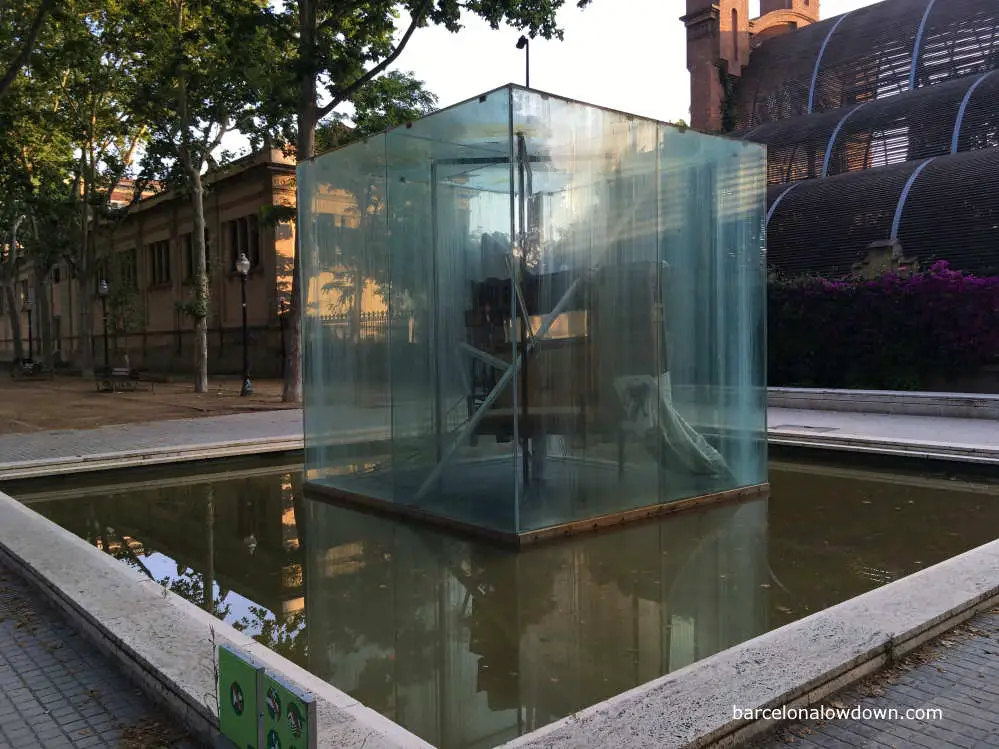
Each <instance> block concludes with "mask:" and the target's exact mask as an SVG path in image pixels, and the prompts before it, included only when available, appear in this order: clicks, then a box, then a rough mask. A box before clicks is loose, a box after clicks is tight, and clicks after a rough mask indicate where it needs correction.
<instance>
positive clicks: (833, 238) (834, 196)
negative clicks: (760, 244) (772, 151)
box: [767, 163, 919, 275]
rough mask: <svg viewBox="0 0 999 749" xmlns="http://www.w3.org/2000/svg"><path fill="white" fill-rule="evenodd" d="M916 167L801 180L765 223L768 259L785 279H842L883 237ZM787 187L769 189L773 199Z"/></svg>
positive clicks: (889, 231) (909, 165)
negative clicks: (806, 276) (814, 275)
mask: <svg viewBox="0 0 999 749" xmlns="http://www.w3.org/2000/svg"><path fill="white" fill-rule="evenodd" d="M918 166H919V164H918V163H909V164H899V165H898V166H892V167H887V168H885V169H871V170H868V171H866V172H854V173H851V174H843V175H839V176H836V177H829V178H828V179H816V180H812V181H810V182H802V183H801V184H799V185H798V186H797V187H796V188H795V189H794V190H793V191H791V192H789V193H788V194H787V195H785V196H784V199H783V200H782V201H781V204H780V205H779V206H778V207H777V210H776V211H775V212H774V214H773V216H772V217H771V220H770V223H769V224H768V225H767V258H768V262H769V263H770V265H771V266H773V267H774V268H777V269H778V270H780V271H782V272H784V273H787V274H789V275H802V274H805V273H831V274H833V275H845V274H847V273H850V272H851V271H852V270H853V266H854V264H855V263H857V262H858V261H859V260H861V259H863V257H864V256H865V255H866V253H867V250H868V248H869V247H870V245H871V244H873V243H875V242H882V241H885V240H886V239H888V237H889V235H890V234H891V225H892V221H893V220H894V218H895V211H896V209H897V208H898V200H899V197H900V196H901V194H902V190H903V189H904V188H905V184H906V182H908V181H909V177H910V176H911V175H912V173H913V172H914V171H915V170H916V168H917V167H918ZM785 189H786V187H785V186H783V185H778V186H774V187H771V188H770V190H769V194H768V200H769V201H774V200H776V199H777V197H778V196H779V195H780V194H781V192H782V191H783V190H785Z"/></svg>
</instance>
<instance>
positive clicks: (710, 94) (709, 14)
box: [680, 0, 814, 130]
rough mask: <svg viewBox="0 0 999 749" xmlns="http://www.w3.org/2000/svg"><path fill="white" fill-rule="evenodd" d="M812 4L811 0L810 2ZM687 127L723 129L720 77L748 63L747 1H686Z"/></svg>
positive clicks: (735, 72) (723, 90)
mask: <svg viewBox="0 0 999 749" xmlns="http://www.w3.org/2000/svg"><path fill="white" fill-rule="evenodd" d="M813 1H814V0H813ZM680 20H681V21H683V23H684V25H685V26H686V27H687V70H689V71H690V124H691V125H692V126H693V127H696V128H699V129H703V130H721V129H722V100H723V99H724V96H725V86H724V84H723V82H722V80H723V79H722V74H723V73H727V74H728V75H730V76H739V75H740V74H741V73H742V68H743V67H744V66H745V65H746V63H747V62H749V0H687V15H685V16H684V17H683V18H681V19H680Z"/></svg>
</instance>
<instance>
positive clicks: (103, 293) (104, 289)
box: [97, 278, 111, 372]
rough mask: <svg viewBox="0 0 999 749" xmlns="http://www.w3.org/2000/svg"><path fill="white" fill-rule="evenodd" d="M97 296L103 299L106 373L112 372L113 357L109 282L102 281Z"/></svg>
mask: <svg viewBox="0 0 999 749" xmlns="http://www.w3.org/2000/svg"><path fill="white" fill-rule="evenodd" d="M97 296H99V297H100V298H101V318H102V319H103V320H104V371H105V372H110V371H111V357H110V356H108V282H107V281H106V280H105V279H103V278H102V279H101V282H100V283H99V284H98V285H97Z"/></svg>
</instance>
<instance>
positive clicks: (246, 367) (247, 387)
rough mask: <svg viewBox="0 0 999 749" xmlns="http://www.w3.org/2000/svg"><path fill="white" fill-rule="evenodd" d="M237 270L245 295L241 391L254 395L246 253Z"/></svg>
mask: <svg viewBox="0 0 999 749" xmlns="http://www.w3.org/2000/svg"><path fill="white" fill-rule="evenodd" d="M236 270H237V271H239V283H240V289H241V290H242V293H243V387H242V389H241V390H240V391H239V394H240V395H253V383H251V382H250V346H249V340H248V338H249V336H248V335H247V333H246V276H247V274H248V273H249V272H250V259H249V258H248V257H247V256H246V253H245V252H241V253H239V259H238V260H237V261H236Z"/></svg>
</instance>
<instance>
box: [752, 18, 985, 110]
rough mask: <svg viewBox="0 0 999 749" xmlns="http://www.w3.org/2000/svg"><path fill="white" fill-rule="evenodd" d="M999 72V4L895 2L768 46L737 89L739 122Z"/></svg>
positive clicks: (824, 23)
mask: <svg viewBox="0 0 999 749" xmlns="http://www.w3.org/2000/svg"><path fill="white" fill-rule="evenodd" d="M820 53H821V54H820ZM817 61H818V64H817ZM914 66H915V67H914ZM997 67H999V3H997V2H996V0H946V1H944V0H936V1H935V2H934V0H890V2H882V3H878V4H876V5H871V6H868V7H866V8H861V9H859V10H855V11H853V12H852V13H849V14H848V15H847V16H845V17H843V16H840V17H836V18H830V19H827V20H825V21H821V22H819V23H816V24H813V25H811V26H808V27H806V28H804V29H801V30H799V31H796V32H794V33H790V34H785V35H782V36H778V37H775V38H772V39H768V40H766V41H765V42H763V43H762V44H761V45H760V46H759V47H758V48H757V49H756V50H754V52H753V56H752V58H751V62H750V65H749V67H748V68H746V70H745V71H744V73H743V76H742V78H741V80H740V81H739V83H738V87H737V111H738V113H739V122H740V124H741V126H742V127H744V128H750V127H754V126H756V125H759V124H761V123H765V122H772V121H774V120H781V119H786V118H789V117H795V116H797V115H803V114H808V113H809V112H810V111H811V112H813V113H814V112H827V111H829V110H832V109H838V108H841V107H846V106H850V105H853V104H856V103H859V102H864V101H874V100H879V99H884V98H886V97H890V96H894V95H896V94H899V93H902V92H904V91H909V90H910V88H911V86H912V84H913V83H915V85H916V87H917V88H919V87H924V86H928V85H935V84H939V83H943V82H946V81H949V80H952V79H954V78H961V77H966V76H969V75H976V74H980V73H982V72H985V71H987V70H992V69H996V68H997ZM809 102H811V107H810V106H809Z"/></svg>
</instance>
